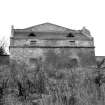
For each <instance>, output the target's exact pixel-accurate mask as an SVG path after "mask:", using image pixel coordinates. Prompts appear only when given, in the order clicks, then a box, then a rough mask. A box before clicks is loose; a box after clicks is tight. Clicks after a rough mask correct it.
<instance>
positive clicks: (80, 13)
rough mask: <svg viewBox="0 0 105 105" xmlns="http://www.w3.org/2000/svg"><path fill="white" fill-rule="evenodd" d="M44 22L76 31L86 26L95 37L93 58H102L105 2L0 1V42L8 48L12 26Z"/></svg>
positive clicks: (55, 0)
mask: <svg viewBox="0 0 105 105" xmlns="http://www.w3.org/2000/svg"><path fill="white" fill-rule="evenodd" d="M45 22H50V23H53V24H57V25H60V26H63V27H67V28H70V29H76V30H80V29H82V27H83V26H85V27H86V28H87V29H89V30H90V32H91V35H92V36H93V37H94V44H95V55H97V56H105V48H104V46H105V0H0V39H1V40H4V41H5V43H6V45H7V47H6V48H7V49H8V46H9V41H10V40H9V38H10V36H11V26H12V25H14V28H20V29H21V28H27V27H30V26H33V25H37V24H42V23H45Z"/></svg>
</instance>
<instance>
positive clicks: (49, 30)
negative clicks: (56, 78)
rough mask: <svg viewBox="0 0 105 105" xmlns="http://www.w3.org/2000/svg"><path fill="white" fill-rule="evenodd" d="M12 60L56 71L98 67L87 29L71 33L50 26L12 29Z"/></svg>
mask: <svg viewBox="0 0 105 105" xmlns="http://www.w3.org/2000/svg"><path fill="white" fill-rule="evenodd" d="M10 59H13V60H16V61H19V62H21V61H22V62H25V63H27V64H33V65H34V64H36V63H37V62H38V61H41V62H44V63H45V64H46V65H47V66H48V67H52V66H54V67H56V68H57V69H61V68H69V67H73V66H75V67H95V66H96V58H95V51H94V40H93V37H92V36H91V35H90V32H89V31H88V30H87V29H86V28H85V27H83V29H81V30H72V29H68V28H65V27H62V26H58V25H55V24H51V23H44V24H39V25H35V26H32V27H29V28H25V29H14V27H12V36H11V38H10Z"/></svg>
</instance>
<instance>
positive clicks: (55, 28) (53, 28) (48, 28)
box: [24, 23, 73, 32]
mask: <svg viewBox="0 0 105 105" xmlns="http://www.w3.org/2000/svg"><path fill="white" fill-rule="evenodd" d="M24 30H31V31H37V32H38V31H40V32H43V31H44V32H67V31H69V32H70V31H73V30H71V29H68V28H65V27H62V26H59V25H56V24H52V23H43V24H39V25H35V26H32V27H28V28H25V29H24Z"/></svg>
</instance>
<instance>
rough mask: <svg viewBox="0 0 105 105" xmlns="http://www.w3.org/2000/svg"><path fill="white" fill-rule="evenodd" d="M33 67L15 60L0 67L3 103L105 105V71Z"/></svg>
mask: <svg viewBox="0 0 105 105" xmlns="http://www.w3.org/2000/svg"><path fill="white" fill-rule="evenodd" d="M64 71H66V72H61V71H57V70H54V71H48V69H47V67H46V66H44V65H43V64H41V63H39V64H38V65H37V67H36V68H34V69H30V68H29V67H28V66H27V65H26V64H19V63H17V62H15V61H14V63H12V64H11V65H7V66H1V67H0V102H1V103H0V105H105V84H104V73H103V72H104V71H101V73H100V72H97V69H88V68H85V69H83V68H78V69H76V68H69V69H68V71H67V70H64Z"/></svg>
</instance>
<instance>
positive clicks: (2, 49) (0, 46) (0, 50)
mask: <svg viewBox="0 0 105 105" xmlns="http://www.w3.org/2000/svg"><path fill="white" fill-rule="evenodd" d="M5 47H6V43H5V41H2V40H1V41H0V55H4V54H6V51H5Z"/></svg>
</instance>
